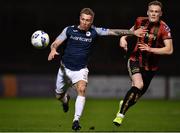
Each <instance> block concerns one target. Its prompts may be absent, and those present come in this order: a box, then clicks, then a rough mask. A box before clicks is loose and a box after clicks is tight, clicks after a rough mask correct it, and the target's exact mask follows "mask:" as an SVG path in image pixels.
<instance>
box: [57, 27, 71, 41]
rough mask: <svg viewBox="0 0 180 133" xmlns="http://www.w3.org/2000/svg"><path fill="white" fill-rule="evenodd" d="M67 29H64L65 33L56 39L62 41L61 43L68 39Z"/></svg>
mask: <svg viewBox="0 0 180 133" xmlns="http://www.w3.org/2000/svg"><path fill="white" fill-rule="evenodd" d="M67 28H68V27H66V28H64V29H63V31H62V32H61V34H59V36H58V37H57V38H56V39H58V40H61V41H64V40H66V39H67V35H66V31H67Z"/></svg>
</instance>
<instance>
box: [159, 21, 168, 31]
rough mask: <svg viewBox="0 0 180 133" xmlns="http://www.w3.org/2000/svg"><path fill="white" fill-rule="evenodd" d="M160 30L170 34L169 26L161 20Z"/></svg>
mask: <svg viewBox="0 0 180 133" xmlns="http://www.w3.org/2000/svg"><path fill="white" fill-rule="evenodd" d="M160 28H161V29H163V30H165V31H166V32H170V28H169V26H168V25H167V24H166V23H165V22H164V21H162V20H161V21H160Z"/></svg>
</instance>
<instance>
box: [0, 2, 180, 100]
mask: <svg viewBox="0 0 180 133" xmlns="http://www.w3.org/2000/svg"><path fill="white" fill-rule="evenodd" d="M149 2H150V0H125V1H122V0H119V1H118V0H112V1H102V0H91V1H90V0H89V1H88V0H83V1H82V0H75V1H69V0H67V1H63V3H62V1H60V0H52V1H50V0H39V1H37V0H30V1H20V0H16V1H13V0H1V1H0V38H1V47H0V49H1V52H0V96H1V97H51V96H54V88H55V80H56V74H57V71H58V68H59V62H60V60H59V57H57V58H56V59H55V60H53V61H51V62H48V61H47V57H48V54H49V52H50V48H49V46H48V47H47V48H45V49H41V50H39V49H35V48H34V47H33V46H32V45H31V42H30V38H31V35H32V33H33V32H34V31H36V30H44V31H45V32H47V33H48V34H49V36H50V43H52V42H53V41H54V39H55V38H56V37H57V36H58V35H59V34H60V33H61V31H62V30H63V28H64V27H66V26H69V25H74V24H78V22H79V12H80V10H81V9H82V8H84V7H90V8H92V9H93V10H94V12H95V20H94V25H95V26H98V27H105V28H121V29H130V28H131V26H133V25H134V21H135V19H136V18H137V17H138V16H146V11H147V5H148V3H149ZM161 2H162V3H163V6H164V8H163V17H162V20H164V21H165V22H166V23H167V24H168V26H169V27H170V28H171V32H172V36H173V42H174V54H173V55H171V56H162V59H161V61H160V70H159V71H158V74H157V76H156V77H155V78H154V79H153V81H152V84H151V86H150V88H149V90H148V92H147V93H146V95H145V96H144V98H162V99H170V98H172V99H174V98H175V99H178V98H180V89H179V88H180V70H179V68H180V61H179V57H180V53H179V48H180V45H178V37H179V35H180V33H179V32H178V31H179V30H180V25H179V23H180V20H179V16H180V9H179V1H177V0H171V1H164V0H161ZM118 43H119V37H100V38H99V39H98V40H97V42H96V44H97V45H96V47H95V49H94V53H93V55H92V58H91V60H90V62H89V70H90V73H89V86H88V92H87V95H88V96H89V97H98V98H101V97H102V98H119V97H121V96H124V95H125V93H126V91H127V90H128V89H129V86H130V81H129V77H128V72H127V68H126V62H125V59H124V51H123V50H122V49H120V47H119V44H118ZM70 91H72V95H75V94H74V92H73V90H70Z"/></svg>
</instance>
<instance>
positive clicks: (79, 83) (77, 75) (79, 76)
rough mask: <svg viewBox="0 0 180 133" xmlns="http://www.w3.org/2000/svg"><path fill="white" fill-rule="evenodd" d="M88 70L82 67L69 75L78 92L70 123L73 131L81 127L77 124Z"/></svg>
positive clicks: (81, 110)
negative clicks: (71, 122)
mask: <svg viewBox="0 0 180 133" xmlns="http://www.w3.org/2000/svg"><path fill="white" fill-rule="evenodd" d="M88 72H89V70H88V69H87V68H83V69H81V70H80V71H75V72H73V74H72V76H71V78H72V83H73V84H74V87H75V89H76V91H77V94H78V96H77V98H76V102H75V113H74V119H73V124H72V129H73V130H75V131H77V130H79V129H80V128H81V126H80V125H79V120H80V117H81V115H82V113H83V109H84V105H85V91H86V88H87V82H88Z"/></svg>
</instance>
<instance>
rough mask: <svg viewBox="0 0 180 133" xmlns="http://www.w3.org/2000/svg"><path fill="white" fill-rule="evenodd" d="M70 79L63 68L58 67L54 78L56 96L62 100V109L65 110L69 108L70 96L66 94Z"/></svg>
mask: <svg viewBox="0 0 180 133" xmlns="http://www.w3.org/2000/svg"><path fill="white" fill-rule="evenodd" d="M71 85H72V84H71V81H70V79H69V78H68V76H67V75H66V72H65V69H63V70H62V68H60V69H59V71H58V75H57V80H56V90H55V91H56V94H55V95H56V98H57V99H58V100H59V101H61V102H62V106H63V111H64V112H67V111H68V110H69V104H68V103H69V99H70V96H69V95H68V94H67V90H68V88H69V87H70V86H71Z"/></svg>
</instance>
